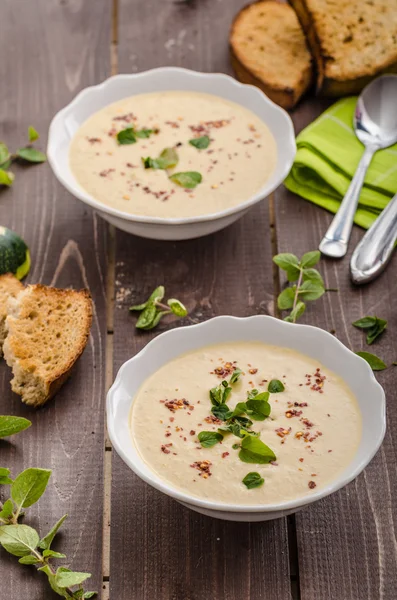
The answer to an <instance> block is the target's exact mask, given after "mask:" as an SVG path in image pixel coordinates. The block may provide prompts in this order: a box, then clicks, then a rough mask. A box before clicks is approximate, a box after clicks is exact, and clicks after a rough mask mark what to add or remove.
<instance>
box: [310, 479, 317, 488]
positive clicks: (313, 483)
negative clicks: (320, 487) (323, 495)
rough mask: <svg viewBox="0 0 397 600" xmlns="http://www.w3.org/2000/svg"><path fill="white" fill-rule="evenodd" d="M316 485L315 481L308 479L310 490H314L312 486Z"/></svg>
mask: <svg viewBox="0 0 397 600" xmlns="http://www.w3.org/2000/svg"><path fill="white" fill-rule="evenodd" d="M316 486H317V484H316V482H315V481H309V488H310V489H311V490H314V488H315V487H316Z"/></svg>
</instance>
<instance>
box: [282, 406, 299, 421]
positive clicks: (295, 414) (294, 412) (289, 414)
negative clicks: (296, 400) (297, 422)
mask: <svg viewBox="0 0 397 600" xmlns="http://www.w3.org/2000/svg"><path fill="white" fill-rule="evenodd" d="M301 414H302V411H301V410H296V409H295V408H292V409H291V410H287V412H286V413H285V416H286V417H287V419H291V418H292V417H300V416H301Z"/></svg>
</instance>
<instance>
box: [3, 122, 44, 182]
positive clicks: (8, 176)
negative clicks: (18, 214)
mask: <svg viewBox="0 0 397 600" xmlns="http://www.w3.org/2000/svg"><path fill="white" fill-rule="evenodd" d="M28 139H29V144H27V145H26V146H24V147H23V148H18V149H17V150H15V152H10V150H9V149H8V146H7V145H6V144H5V143H4V142H0V186H1V185H5V186H7V187H10V186H11V185H12V184H13V182H14V179H15V175H14V173H13V172H12V171H9V168H10V167H11V165H12V164H13V163H14V162H16V161H20V162H22V163H42V162H45V161H46V160H47V157H46V155H45V154H44V152H41V151H40V150H37V148H34V147H33V146H32V144H33V142H35V141H36V140H38V139H39V134H38V133H37V131H36V130H35V128H34V127H32V126H31V125H30V126H29V129H28Z"/></svg>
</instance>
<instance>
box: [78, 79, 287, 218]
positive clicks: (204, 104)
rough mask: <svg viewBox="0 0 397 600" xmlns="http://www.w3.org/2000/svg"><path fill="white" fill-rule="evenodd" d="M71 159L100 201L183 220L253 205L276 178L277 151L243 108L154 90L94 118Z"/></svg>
mask: <svg viewBox="0 0 397 600" xmlns="http://www.w3.org/2000/svg"><path fill="white" fill-rule="evenodd" d="M167 149H168V150H167ZM165 150H167V152H166V153H165V155H164V154H162V153H164V151H165ZM170 150H171V151H172V152H170ZM69 159H70V167H71V170H72V172H73V174H74V176H75V177H76V179H77V181H78V182H79V184H80V185H81V187H83V188H84V189H85V190H86V191H87V192H88V193H89V194H91V195H92V196H93V197H94V198H95V199H96V200H98V201H99V202H102V203H103V204H106V205H108V206H111V207H113V208H116V209H118V210H122V211H124V212H127V213H131V214H135V215H145V216H156V217H163V218H171V217H174V218H178V217H192V216H197V215H205V214H211V213H216V212H218V211H221V210H224V209H226V208H229V207H232V206H236V205H238V204H240V203H242V202H244V201H245V200H248V199H249V198H250V197H251V196H252V195H254V194H256V193H257V192H259V190H260V189H261V187H262V186H263V185H264V183H265V182H266V181H267V180H268V179H269V177H270V176H271V174H272V173H273V171H274V169H275V166H276V160H277V148H276V142H275V140H274V138H273V135H272V134H271V132H270V131H269V129H268V127H267V126H266V125H265V123H264V122H263V121H261V119H259V118H258V117H257V116H256V115H255V114H254V113H252V112H251V111H249V110H247V109H246V108H244V107H242V106H240V105H239V104H235V103H233V102H229V101H228V100H225V99H223V98H220V97H218V96H212V95H208V94H201V93H195V92H182V91H175V92H156V93H152V94H142V95H137V96H133V97H131V98H125V99H124V100H121V101H120V102H116V103H114V104H110V105H109V106H106V107H105V108H103V109H102V110H100V111H98V112H97V113H95V114H94V115H93V116H92V117H90V118H89V119H88V120H87V121H86V122H85V123H83V125H82V126H81V127H80V129H79V130H78V131H77V133H76V134H75V136H74V138H73V140H72V143H71V148H70V157H69ZM161 159H162V160H161ZM144 161H145V162H144ZM192 172H194V173H195V174H196V175H194V176H193V178H192V176H191V173H192ZM180 173H182V174H184V176H183V177H180V176H179V175H178V174H180ZM186 174H190V175H188V176H186ZM174 176H175V177H174ZM189 186H190V187H189Z"/></svg>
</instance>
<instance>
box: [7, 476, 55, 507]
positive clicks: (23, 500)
mask: <svg viewBox="0 0 397 600" xmlns="http://www.w3.org/2000/svg"><path fill="white" fill-rule="evenodd" d="M50 475H51V471H50V470H48V469H33V468H30V469H26V470H25V471H22V473H20V474H19V475H18V477H17V478H16V479H15V480H14V483H13V484H12V486H11V497H12V499H13V500H14V502H15V504H16V505H17V507H18V509H19V510H20V509H21V508H28V507H29V506H32V504H34V503H35V502H37V500H38V499H39V498H40V497H41V496H42V495H43V493H44V491H45V489H46V487H47V484H48V480H49V478H50Z"/></svg>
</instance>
